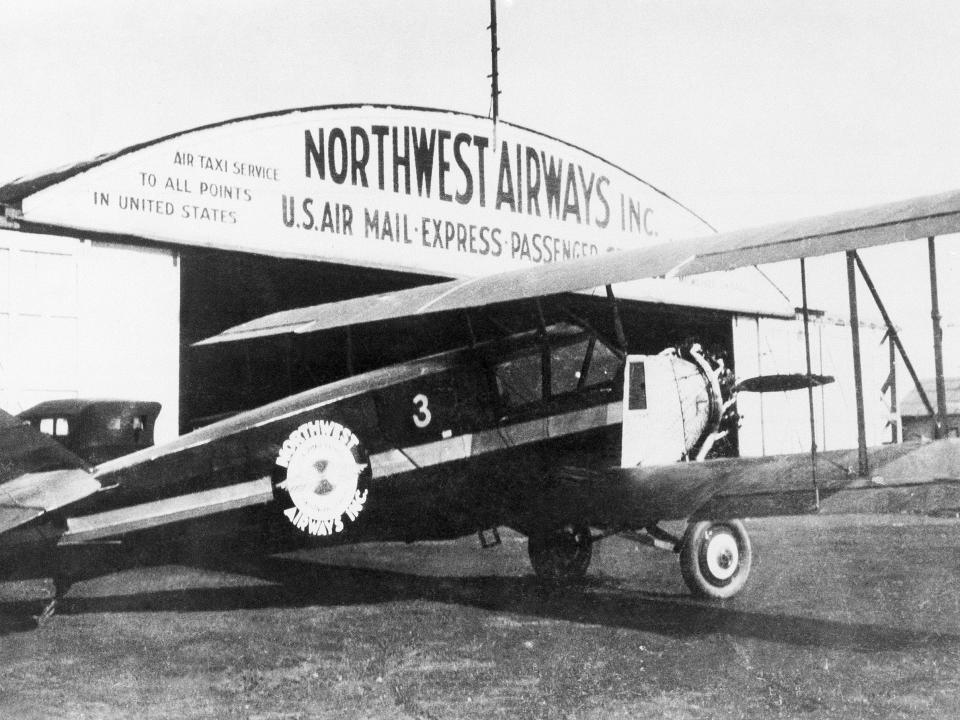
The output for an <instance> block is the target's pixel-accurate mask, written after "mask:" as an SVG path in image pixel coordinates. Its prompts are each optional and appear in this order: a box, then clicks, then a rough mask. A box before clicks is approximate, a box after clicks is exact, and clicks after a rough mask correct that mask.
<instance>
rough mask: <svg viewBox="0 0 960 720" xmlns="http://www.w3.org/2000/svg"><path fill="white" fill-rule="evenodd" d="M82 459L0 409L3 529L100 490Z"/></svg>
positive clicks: (0, 520) (0, 522)
mask: <svg viewBox="0 0 960 720" xmlns="http://www.w3.org/2000/svg"><path fill="white" fill-rule="evenodd" d="M90 471H91V468H90V466H89V465H88V464H87V463H86V462H85V461H84V460H83V459H82V458H80V457H78V456H76V455H74V454H73V453H72V452H70V451H69V450H67V449H66V448H64V447H63V446H62V445H60V444H59V443H58V442H57V441H56V440H54V439H53V438H50V437H48V436H46V435H44V434H42V433H41V432H39V431H38V430H37V429H36V428H34V427H31V426H30V425H27V424H24V423H23V422H22V421H21V420H18V419H17V418H15V417H13V416H12V415H10V414H8V413H6V412H4V411H3V410H0V533H3V532H6V531H7V530H10V529H12V528H15V527H17V526H19V525H23V524H24V523H27V522H29V521H31V520H33V519H34V518H37V517H39V516H41V515H43V514H44V513H46V512H49V511H51V510H56V509H57V508H60V507H63V506H64V505H68V504H70V503H73V502H76V501H77V500H81V499H83V498H85V497H87V496H88V495H92V494H93V493H95V492H96V491H97V490H99V489H100V483H98V482H97V481H96V480H95V479H94V478H93V476H92V475H91V474H90Z"/></svg>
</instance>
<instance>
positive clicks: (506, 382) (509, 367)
mask: <svg viewBox="0 0 960 720" xmlns="http://www.w3.org/2000/svg"><path fill="white" fill-rule="evenodd" d="M494 372H495V375H496V379H497V390H498V392H499V393H500V399H501V400H502V401H503V404H504V405H506V406H507V407H520V406H521V405H526V404H528V403H532V402H535V401H537V400H539V399H540V397H541V391H542V388H543V379H542V377H541V362H540V350H539V348H536V349H531V350H530V352H528V353H525V354H523V355H519V356H518V357H514V358H510V359H509V360H505V361H503V362H501V363H499V364H498V365H497V366H496V368H495V370H494Z"/></svg>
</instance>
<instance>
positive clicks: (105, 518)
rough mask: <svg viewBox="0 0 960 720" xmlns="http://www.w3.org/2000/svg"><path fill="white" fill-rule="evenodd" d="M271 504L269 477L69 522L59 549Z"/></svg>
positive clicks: (271, 492) (271, 485)
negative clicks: (229, 511) (63, 546)
mask: <svg viewBox="0 0 960 720" xmlns="http://www.w3.org/2000/svg"><path fill="white" fill-rule="evenodd" d="M271 500H273V483H272V482H271V480H270V478H269V477H265V478H260V479H259V480H252V481H250V482H245V483H239V484H237V485H228V486H227V487H222V488H214V489H213V490H203V491H201V492H196V493H191V494H189V495H180V496H178V497H173V498H167V499H165V500H155V501H153V502H148V503H143V504H141V505H132V506H129V507H124V508H119V509H117V510H109V511H107V512H102V513H98V514H96V515H87V516H84V517H76V518H69V519H68V520H67V532H66V533H64V535H63V537H62V538H61V539H60V544H62V545H76V544H80V543H85V542H91V541H94V540H101V539H103V538H108V537H113V536H116V535H122V534H124V533H128V532H136V531H138V530H147V529H149V528H155V527H159V526H161V525H168V524H170V523H174V522H180V521H183V520H195V519H197V518H200V517H205V516H207V515H213V514H215V513H220V512H226V511H228V510H238V509H240V508H244V507H249V506H251V505H261V504H263V503H267V502H270V501H271Z"/></svg>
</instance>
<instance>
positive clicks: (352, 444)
mask: <svg viewBox="0 0 960 720" xmlns="http://www.w3.org/2000/svg"><path fill="white" fill-rule="evenodd" d="M365 460H366V458H365V457H364V456H363V451H362V450H361V448H360V438H358V437H357V436H356V434H355V433H354V432H353V431H352V430H351V429H350V428H348V427H347V426H345V425H342V424H340V423H338V422H335V421H333V420H312V421H310V422H305V423H303V424H302V425H300V427H298V428H297V429H296V430H294V431H293V432H291V433H290V435H289V436H288V437H287V439H286V440H284V442H283V445H282V446H281V448H280V452H279V453H278V454H277V465H279V466H280V467H283V468H286V469H287V476H286V478H285V479H284V480H283V481H282V482H280V483H279V484H278V487H279V488H281V489H283V490H286V491H287V493H288V494H289V495H290V499H291V500H292V501H293V507H291V508H289V509H287V510H284V513H283V514H284V515H286V516H287V518H288V519H289V520H290V522H291V523H293V525H294V526H295V527H296V528H297V529H298V530H302V531H303V532H306V533H309V534H311V535H320V536H323V535H333V534H335V533H339V532H343V530H344V527H345V523H347V522H352V521H354V520H356V519H357V516H358V515H359V514H360V513H361V512H362V511H363V507H364V505H365V504H366V501H367V490H366V489H363V490H361V489H360V478H361V475H362V474H363V473H364V472H365V471H366V470H367V468H368V465H367V463H366V462H365Z"/></svg>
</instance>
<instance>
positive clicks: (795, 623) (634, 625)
mask: <svg viewBox="0 0 960 720" xmlns="http://www.w3.org/2000/svg"><path fill="white" fill-rule="evenodd" d="M221 560H222V559H220V560H218V561H217V562H216V563H214V562H213V561H211V562H209V563H204V565H205V566H206V567H207V568H208V569H216V570H219V571H223V570H228V571H234V572H239V573H242V574H245V575H249V576H255V577H258V578H260V579H263V580H268V581H270V583H271V584H269V585H246V586H235V587H224V588H184V589H175V590H166V589H165V590H158V591H150V592H142V593H134V594H129V595H113V596H104V597H82V596H78V597H73V596H71V595H68V596H67V597H66V598H64V599H62V600H61V602H60V605H59V607H58V613H60V614H66V615H73V614H86V613H107V612H199V611H213V610H221V611H229V610H248V609H262V608H271V607H274V608H286V607H307V606H328V607H335V606H341V605H368V604H378V603H386V602H397V601H410V600H424V601H428V602H441V603H448V604H456V605H462V606H465V607H473V608H479V609H483V610H490V611H494V612H500V613H515V614H520V615H531V616H537V617H542V618H550V619H555V620H564V621H569V622H576V623H585V624H595V625H603V626H608V627H617V628H626V629H631V630H639V631H644V632H651V633H655V634H658V635H663V636H668V637H674V638H678V639H684V640H688V639H695V638H697V637H702V636H708V635H716V634H726V635H733V636H737V637H743V638H753V639H757V640H766V641H771V642H777V643H784V644H790V645H797V646H816V647H829V648H835V649H847V650H854V651H863V652H876V651H884V650H906V649H911V648H920V647H929V646H930V645H931V644H943V643H949V644H950V645H956V644H957V643H958V642H960V636H958V635H955V634H949V633H935V632H934V633H930V632H920V631H917V630H910V629H904V628H894V627H887V626H883V625H877V624H867V623H846V622H838V621H834V620H827V619H818V618H808V617H796V616H789V615H783V614H771V613H763V612H757V611H749V610H741V609H736V608H731V607H723V606H719V605H709V604H699V603H694V602H691V601H689V600H688V599H686V598H683V597H681V596H676V597H671V596H664V595H653V594H649V593H642V592H637V591H635V590H618V589H613V590H606V589H604V590H603V591H598V588H597V584H594V585H590V584H588V585H586V586H583V587H572V588H570V587H568V588H564V589H555V590H548V589H545V588H544V587H543V586H542V585H541V584H540V583H539V582H537V580H536V579H535V578H534V577H532V576H528V577H519V578H518V577H498V576H480V577H434V576H424V575H416V574H412V573H405V572H397V571H392V570H383V569H371V568H357V567H348V566H342V565H328V564H322V563H317V562H311V561H306V560H298V559H289V558H277V557H272V558H257V559H251V558H242V559H236V558H235V559H233V560H232V561H225V560H224V561H221ZM599 585H600V586H601V587H602V585H603V583H602V581H601V582H600V583H599ZM39 606H40V602H39V601H36V600H34V601H22V600H20V601H11V602H0V635H5V634H9V633H12V632H22V631H26V630H29V629H32V628H33V627H35V623H34V622H33V620H32V617H31V614H35V613H36V612H37V611H38V610H39Z"/></svg>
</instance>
